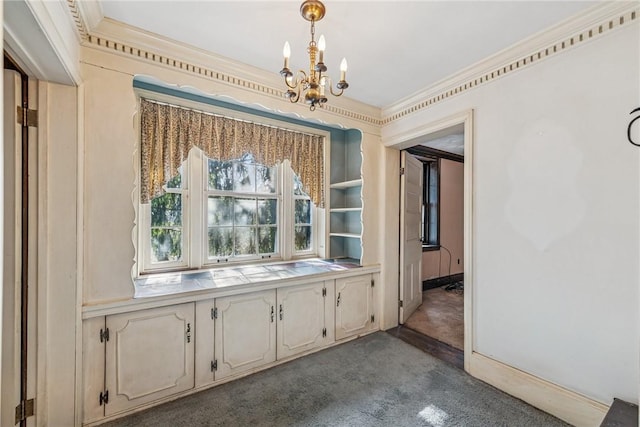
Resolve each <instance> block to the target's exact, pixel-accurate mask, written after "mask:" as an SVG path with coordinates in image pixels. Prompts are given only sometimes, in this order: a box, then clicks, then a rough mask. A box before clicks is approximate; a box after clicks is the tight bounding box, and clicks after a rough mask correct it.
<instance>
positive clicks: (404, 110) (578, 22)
mask: <svg viewBox="0 0 640 427" xmlns="http://www.w3.org/2000/svg"><path fill="white" fill-rule="evenodd" d="M67 3H68V4H69V7H70V8H72V9H73V10H72V15H74V13H75V14H76V15H78V16H79V18H80V19H75V21H76V25H78V26H83V22H89V21H91V22H92V25H91V26H88V28H90V30H88V36H87V38H86V39H85V41H84V42H83V44H85V45H89V46H92V47H95V48H99V49H102V50H107V51H109V52H111V53H117V54H119V55H124V56H129V57H134V58H136V59H138V60H142V61H151V62H154V63H156V64H158V65H161V66H164V67H169V68H174V69H178V70H180V71H182V72H186V73H192V74H196V75H199V76H203V77H206V78H212V79H215V80H218V81H219V82H222V83H224V84H227V85H231V86H235V87H239V88H242V89H245V90H248V91H253V92H257V93H260V94H262V95H268V96H270V97H272V98H274V99H278V100H280V101H283V102H287V103H288V101H286V100H285V98H284V90H283V89H282V88H281V84H280V83H281V81H280V79H278V78H277V76H275V75H273V76H271V74H268V73H265V72H264V70H262V69H259V68H257V67H252V66H250V65H247V64H244V63H241V62H238V61H234V60H232V59H229V58H226V57H223V56H221V55H217V54H215V53H211V52H207V51H204V50H201V49H198V48H195V47H193V46H190V45H186V44H183V43H180V42H177V41H174V40H170V39H166V38H163V37H160V36H157V35H155V34H151V33H148V32H145V31H143V30H140V29H138V28H135V27H132V26H128V25H126V24H123V23H120V22H117V21H113V20H110V19H108V18H105V19H102V20H101V21H100V22H99V24H98V25H97V26H95V27H94V26H93V23H95V20H96V19H97V17H98V16H101V14H102V12H101V11H100V10H97V9H96V7H97V8H98V9H99V4H97V3H96V7H91V8H88V10H89V11H90V12H88V13H91V14H92V16H91V17H90V18H89V17H86V16H85V12H86V11H85V8H84V7H80V8H78V7H75V3H76V0H67ZM639 11H640V7H639V6H638V3H637V2H603V3H602V4H599V5H597V6H595V7H593V8H590V9H588V10H587V11H585V12H583V13H580V14H578V15H576V16H574V17H572V18H570V19H568V20H566V21H564V22H562V23H560V24H558V25H555V26H553V27H552V28H550V29H547V30H545V31H543V32H541V33H538V34H536V35H533V36H531V37H529V38H527V39H525V40H523V41H522V42H519V43H517V44H516V45H514V46H512V47H510V48H507V49H505V50H503V51H501V52H499V53H497V54H496V55H493V56H491V57H489V58H487V59H485V60H483V61H481V62H479V63H476V64H474V65H472V66H470V67H468V68H466V69H465V70H462V71H461V72H459V73H456V74H454V75H453V76H451V77H449V78H447V79H445V80H443V81H441V82H439V83H437V84H435V85H432V86H430V87H428V88H426V89H424V90H422V91H420V92H418V93H416V94H414V95H412V96H411V97H409V98H406V99H404V100H401V101H399V102H398V103H396V104H394V105H392V106H390V107H388V108H385V109H384V110H381V109H379V108H377V107H374V106H371V105H367V104H364V103H361V102H358V101H354V100H351V99H349V98H340V99H336V100H332V101H335V102H334V103H333V104H330V105H326V104H325V105H324V106H323V107H322V109H323V110H324V111H327V112H329V113H332V114H334V115H337V116H342V117H347V118H350V119H353V120H356V121H361V122H365V123H368V124H370V125H374V126H379V127H383V126H385V125H387V124H390V123H393V122H395V121H397V120H400V119H402V118H404V117H405V116H407V115H409V114H412V113H415V112H417V111H420V110H423V109H425V108H428V107H430V106H432V105H434V104H436V103H439V102H441V101H444V100H446V99H448V98H450V97H452V96H455V95H458V94H460V93H463V92H466V91H468V90H471V89H473V88H475V87H477V86H479V85H483V84H485V83H488V82H491V81H495V80H496V79H498V78H500V77H502V76H504V75H506V74H510V73H512V72H514V71H517V70H520V69H522V68H525V67H528V66H530V65H532V64H534V63H538V62H539V61H540V60H543V59H545V58H547V57H550V56H555V55H557V54H560V53H562V52H566V51H568V50H570V49H572V48H573V47H575V46H578V45H582V44H584V42H587V41H589V40H593V39H595V38H597V37H599V36H600V35H602V34H605V33H608V32H610V31H612V30H615V29H618V28H620V27H623V26H628V24H629V23H632V22H637V16H638V12H639ZM76 15H74V16H76ZM84 28H85V30H84V31H87V30H86V28H87V27H86V26H85V27H84ZM78 31H79V32H80V31H81V29H80V28H79V29H78ZM211 64H214V65H213V66H214V67H215V69H214V68H213V67H212V65H211Z"/></svg>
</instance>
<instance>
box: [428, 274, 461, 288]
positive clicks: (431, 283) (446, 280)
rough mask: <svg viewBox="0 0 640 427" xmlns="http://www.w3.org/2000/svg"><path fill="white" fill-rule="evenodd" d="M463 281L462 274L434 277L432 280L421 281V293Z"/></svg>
mask: <svg viewBox="0 0 640 427" xmlns="http://www.w3.org/2000/svg"><path fill="white" fill-rule="evenodd" d="M462 281H464V273H458V274H452V275H451V276H443V277H436V278H434V279H428V280H423V281H422V291H423V292H424V291H426V290H428V289H434V288H439V287H440V286H444V285H448V284H450V283H456V282H462Z"/></svg>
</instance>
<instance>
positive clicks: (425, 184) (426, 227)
mask: <svg viewBox="0 0 640 427" xmlns="http://www.w3.org/2000/svg"><path fill="white" fill-rule="evenodd" d="M421 161H422V239H421V240H422V251H423V252H427V251H437V250H439V249H440V219H441V218H440V159H439V158H433V159H426V158H425V159H421ZM433 168H435V170H436V172H435V174H436V181H437V182H436V186H437V188H436V197H435V201H432V200H431V197H430V195H429V193H430V192H429V187H430V183H431V172H432V169H433ZM432 203H435V205H436V211H437V213H436V220H435V228H436V230H435V234H436V238H435V241H429V237H428V236H429V235H430V233H429V231H430V230H431V226H430V223H431V221H430V212H431V210H430V205H431V204H432Z"/></svg>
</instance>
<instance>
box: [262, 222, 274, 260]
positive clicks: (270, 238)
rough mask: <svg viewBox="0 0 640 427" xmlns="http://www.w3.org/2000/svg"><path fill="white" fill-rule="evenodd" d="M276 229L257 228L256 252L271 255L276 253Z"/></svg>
mask: <svg viewBox="0 0 640 427" xmlns="http://www.w3.org/2000/svg"><path fill="white" fill-rule="evenodd" d="M276 234H277V228H276V227H259V228H258V252H259V253H261V254H271V253H274V252H275V251H276Z"/></svg>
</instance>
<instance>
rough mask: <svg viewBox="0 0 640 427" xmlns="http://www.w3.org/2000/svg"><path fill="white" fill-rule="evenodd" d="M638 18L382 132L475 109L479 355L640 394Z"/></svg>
mask: <svg viewBox="0 0 640 427" xmlns="http://www.w3.org/2000/svg"><path fill="white" fill-rule="evenodd" d="M639 36H640V31H639V25H638V24H637V23H635V24H630V25H627V26H626V27H625V28H621V29H619V30H616V31H613V32H611V33H609V34H606V35H603V36H601V37H600V38H598V39H595V40H592V41H589V42H587V43H584V44H583V45H581V46H579V47H576V48H574V49H572V50H569V51H567V52H563V53H561V54H559V55H556V56H552V57H549V58H547V59H544V60H540V61H538V62H537V63H534V64H533V65H531V66H529V67H526V68H524V69H522V70H519V71H516V72H513V73H509V74H507V75H506V76H503V77H501V78H498V79H496V80H493V81H492V82H491V83H488V84H485V85H482V86H479V87H477V88H475V89H473V90H467V91H465V92H463V93H462V94H460V95H457V96H453V97H451V98H449V99H448V100H445V101H443V102H440V103H437V104H435V105H433V106H431V107H429V108H426V109H423V110H421V111H419V112H416V113H414V114H412V115H409V116H407V117H406V118H404V119H401V120H399V121H396V122H393V123H392V124H390V125H389V126H387V127H386V128H385V129H383V141H387V140H390V139H392V138H393V136H394V135H399V134H402V133H403V132H407V131H408V130H410V129H414V128H418V127H419V126H420V125H423V124H425V123H430V122H433V121H436V120H439V119H441V118H443V117H446V116H449V115H451V114H454V113H459V112H461V111H465V110H468V109H470V108H473V109H474V124H475V129H474V164H473V170H474V172H473V173H474V176H473V183H474V189H473V199H474V206H473V215H474V216H473V223H474V230H475V231H474V236H473V238H474V248H473V249H472V251H473V257H474V258H473V259H474V260H473V262H474V267H475V269H474V282H473V292H474V293H473V296H474V306H473V313H474V318H473V326H474V344H473V348H474V351H477V352H479V353H482V354H483V355H486V356H488V357H490V358H493V359H496V360H498V361H500V362H504V363H505V364H507V365H510V366H513V367H516V368H518V369H521V370H523V371H525V372H528V373H531V374H533V375H535V376H538V377H540V378H543V379H546V380H548V381H550V382H552V383H555V384H558V385H560V386H563V387H565V388H568V389H570V390H573V391H576V392H578V393H581V394H584V395H586V396H588V397H591V398H593V399H595V400H598V401H601V402H603V403H606V404H610V403H611V401H612V399H613V398H614V397H618V398H622V399H625V400H628V401H632V402H637V401H638V339H637V337H638V298H639V296H638V281H639V272H638V258H639V255H640V253H639V248H638V233H639V224H638V218H639V217H640V207H639V197H638V194H639V180H638V169H639V166H640V161H639V156H640V151H639V150H638V148H636V147H633V146H631V144H629V143H628V142H627V141H626V129H627V125H628V122H629V112H630V111H631V110H632V109H633V108H635V107H637V106H638V102H639V101H638V94H639V91H640V82H639V80H638V76H639V75H640V66H639V52H640V50H639V49H640V37H639Z"/></svg>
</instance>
